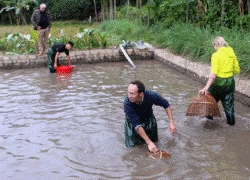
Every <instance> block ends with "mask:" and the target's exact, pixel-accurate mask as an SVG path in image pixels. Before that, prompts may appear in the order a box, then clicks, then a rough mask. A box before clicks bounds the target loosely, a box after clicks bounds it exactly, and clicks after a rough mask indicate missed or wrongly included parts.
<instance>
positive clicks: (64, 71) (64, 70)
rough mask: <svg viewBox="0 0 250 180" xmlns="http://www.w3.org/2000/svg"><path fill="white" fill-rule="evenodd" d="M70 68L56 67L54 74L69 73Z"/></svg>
mask: <svg viewBox="0 0 250 180" xmlns="http://www.w3.org/2000/svg"><path fill="white" fill-rule="evenodd" d="M71 69H72V66H58V67H57V68H56V73H70V72H71Z"/></svg>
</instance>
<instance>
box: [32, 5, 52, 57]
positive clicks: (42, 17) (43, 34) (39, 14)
mask: <svg viewBox="0 0 250 180" xmlns="http://www.w3.org/2000/svg"><path fill="white" fill-rule="evenodd" d="M31 23H32V24H33V26H34V29H35V30H37V33H38V49H39V55H40V56H41V55H42V54H43V52H44V51H47V50H48V48H49V32H50V27H51V22H50V15H49V13H48V12H47V11H46V5H45V4H43V3H42V4H40V8H39V9H36V10H35V11H34V12H33V14H32V16H31Z"/></svg>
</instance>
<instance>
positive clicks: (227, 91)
mask: <svg viewBox="0 0 250 180" xmlns="http://www.w3.org/2000/svg"><path fill="white" fill-rule="evenodd" d="M234 90H235V81H234V77H230V78H219V77H216V79H215V80H214V82H213V84H212V85H211V87H210V88H209V90H208V91H209V93H210V94H211V95H212V96H213V97H214V99H215V100H216V101H217V102H218V101H220V100H221V102H222V105H223V108H224V111H225V114H226V117H227V123H228V124H229V125H231V126H232V125H234V124H235V117H234Z"/></svg>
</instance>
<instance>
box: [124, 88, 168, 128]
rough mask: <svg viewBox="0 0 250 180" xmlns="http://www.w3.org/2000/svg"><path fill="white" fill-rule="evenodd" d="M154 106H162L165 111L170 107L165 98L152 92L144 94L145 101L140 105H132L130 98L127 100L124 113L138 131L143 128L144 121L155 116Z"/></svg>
mask: <svg viewBox="0 0 250 180" xmlns="http://www.w3.org/2000/svg"><path fill="white" fill-rule="evenodd" d="M153 105H158V106H162V107H163V108H164V109H166V108H168V107H169V106H170V104H169V102H168V101H167V100H166V99H165V98H163V97H162V96H160V95H159V94H158V93H156V92H154V91H151V90H146V91H145V92H144V97H143V101H142V102H141V103H140V104H137V103H135V102H134V103H132V102H130V101H129V98H128V97H126V98H125V100H124V112H125V115H126V117H127V118H128V119H129V120H130V122H131V123H132V125H133V128H135V129H137V127H139V126H142V124H143V123H144V121H146V120H148V119H149V117H152V116H153Z"/></svg>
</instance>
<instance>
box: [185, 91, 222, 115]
mask: <svg viewBox="0 0 250 180" xmlns="http://www.w3.org/2000/svg"><path fill="white" fill-rule="evenodd" d="M186 116H200V117H205V116H206V117H211V116H218V117H221V115H220V109H219V107H218V104H217V102H216V100H215V99H214V98H213V96H211V95H210V94H207V95H204V94H198V95H197V96H196V97H195V98H194V99H193V101H192V103H191V104H190V105H189V106H188V109H187V113H186Z"/></svg>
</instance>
